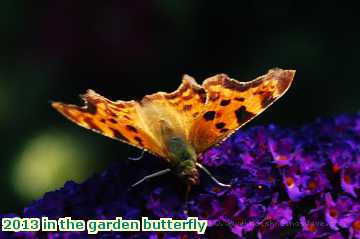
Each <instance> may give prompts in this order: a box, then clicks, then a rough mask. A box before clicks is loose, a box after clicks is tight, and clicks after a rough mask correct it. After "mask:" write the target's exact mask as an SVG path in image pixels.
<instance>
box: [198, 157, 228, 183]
mask: <svg viewBox="0 0 360 239" xmlns="http://www.w3.org/2000/svg"><path fill="white" fill-rule="evenodd" d="M196 166H198V167H199V168H200V169H201V170H202V171H204V172H205V173H206V174H207V175H209V177H210V178H211V179H212V180H213V181H214V182H215V183H216V184H217V185H219V186H221V187H226V188H229V187H231V185H230V184H225V183H222V182H220V181H219V180H217V179H216V178H215V177H214V176H213V175H212V174H211V173H210V171H209V170H207V168H205V167H204V166H203V165H202V164H200V163H196Z"/></svg>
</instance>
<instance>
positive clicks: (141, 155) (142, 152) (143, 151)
mask: <svg viewBox="0 0 360 239" xmlns="http://www.w3.org/2000/svg"><path fill="white" fill-rule="evenodd" d="M144 153H145V150H142V151H141V154H140V156H138V157H135V158H133V157H129V158H128V159H130V160H133V161H137V160H140V159H142V158H143V157H144Z"/></svg>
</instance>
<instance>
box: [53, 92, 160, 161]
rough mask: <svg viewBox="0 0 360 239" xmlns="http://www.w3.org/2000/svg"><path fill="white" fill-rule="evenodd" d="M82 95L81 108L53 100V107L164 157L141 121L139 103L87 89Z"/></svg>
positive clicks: (101, 130) (99, 131) (156, 141)
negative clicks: (83, 103)
mask: <svg viewBox="0 0 360 239" xmlns="http://www.w3.org/2000/svg"><path fill="white" fill-rule="evenodd" d="M82 98H83V99H84V101H85V106H84V107H80V106H76V105H68V104H64V103H60V102H54V103H52V106H53V107H54V108H55V109H56V110H58V111H59V112H60V113H61V114H63V115H64V116H65V117H67V118H68V119H70V120H71V121H73V122H74V123H76V124H78V125H80V126H82V127H85V128H87V129H91V130H93V131H95V132H97V133H100V134H103V135H105V136H107V137H110V138H113V139H116V140H120V141H122V142H125V143H127V144H130V145H133V146H135V147H138V148H141V149H145V150H149V151H150V152H152V153H153V154H155V155H158V156H162V157H165V155H166V154H165V152H164V150H163V149H162V148H161V146H160V145H161V144H160V142H159V141H158V140H157V139H156V138H154V137H153V135H152V133H151V132H150V131H149V130H148V127H147V125H146V124H145V123H144V122H143V121H142V120H141V116H140V114H139V108H140V106H139V103H138V102H136V101H116V102H113V101H111V100H108V99H106V98H105V97H103V96H101V95H99V94H97V93H95V92H94V91H92V90H88V91H87V93H86V94H85V95H83V96H82Z"/></svg>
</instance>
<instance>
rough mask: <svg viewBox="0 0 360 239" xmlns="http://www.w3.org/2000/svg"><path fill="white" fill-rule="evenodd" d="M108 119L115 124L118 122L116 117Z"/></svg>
mask: <svg viewBox="0 0 360 239" xmlns="http://www.w3.org/2000/svg"><path fill="white" fill-rule="evenodd" d="M108 121H109V122H111V123H113V124H117V123H118V122H117V121H116V120H115V119H113V118H110V119H108Z"/></svg>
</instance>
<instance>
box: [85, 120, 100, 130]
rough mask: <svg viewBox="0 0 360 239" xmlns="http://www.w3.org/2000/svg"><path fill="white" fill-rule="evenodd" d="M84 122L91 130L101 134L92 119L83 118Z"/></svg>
mask: <svg viewBox="0 0 360 239" xmlns="http://www.w3.org/2000/svg"><path fill="white" fill-rule="evenodd" d="M84 122H85V123H86V124H87V125H88V126H89V127H90V128H91V129H94V130H96V131H99V132H102V130H101V129H100V128H99V127H98V126H97V125H96V124H95V123H94V121H93V119H92V118H89V117H86V118H84Z"/></svg>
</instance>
